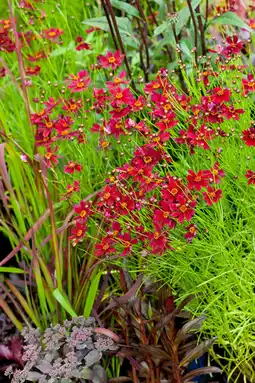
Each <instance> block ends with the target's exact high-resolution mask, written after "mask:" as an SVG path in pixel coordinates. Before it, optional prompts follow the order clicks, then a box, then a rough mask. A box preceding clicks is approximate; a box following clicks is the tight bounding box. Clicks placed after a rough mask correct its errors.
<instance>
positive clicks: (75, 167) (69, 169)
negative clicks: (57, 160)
mask: <svg viewBox="0 0 255 383" xmlns="http://www.w3.org/2000/svg"><path fill="white" fill-rule="evenodd" d="M81 170H82V166H81V165H80V164H77V162H73V161H69V162H68V164H67V165H65V167H64V173H68V174H73V173H74V172H75V171H76V172H81Z"/></svg>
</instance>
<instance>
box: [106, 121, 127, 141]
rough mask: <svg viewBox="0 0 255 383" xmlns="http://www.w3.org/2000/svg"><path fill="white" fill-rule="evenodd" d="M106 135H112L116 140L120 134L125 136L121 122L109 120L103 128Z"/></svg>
mask: <svg viewBox="0 0 255 383" xmlns="http://www.w3.org/2000/svg"><path fill="white" fill-rule="evenodd" d="M105 131H106V132H107V133H108V134H111V135H114V136H115V137H116V138H117V139H118V138H119V136H120V135H121V134H125V133H126V131H125V126H124V124H123V122H121V120H114V119H111V120H110V121H109V122H108V124H107V125H106V127H105Z"/></svg>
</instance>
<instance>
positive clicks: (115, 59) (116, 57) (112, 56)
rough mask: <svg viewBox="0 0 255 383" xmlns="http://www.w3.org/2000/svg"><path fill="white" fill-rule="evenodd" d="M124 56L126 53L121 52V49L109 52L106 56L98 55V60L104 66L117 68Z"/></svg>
mask: <svg viewBox="0 0 255 383" xmlns="http://www.w3.org/2000/svg"><path fill="white" fill-rule="evenodd" d="M124 57H125V55H123V54H121V52H120V51H116V52H114V53H112V52H107V53H106V55H105V56H103V55H101V56H98V62H99V64H100V65H101V67H102V68H110V69H112V70H115V69H117V68H118V67H119V66H121V64H122V61H123V60H124Z"/></svg>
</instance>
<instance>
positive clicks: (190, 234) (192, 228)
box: [184, 223, 197, 242]
mask: <svg viewBox="0 0 255 383" xmlns="http://www.w3.org/2000/svg"><path fill="white" fill-rule="evenodd" d="M185 229H186V230H187V233H185V234H184V238H186V239H187V241H188V242H192V240H193V238H194V237H195V236H196V235H197V226H196V225H194V223H191V224H190V225H189V226H186V227H185Z"/></svg>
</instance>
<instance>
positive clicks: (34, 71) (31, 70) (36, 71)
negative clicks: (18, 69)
mask: <svg viewBox="0 0 255 383" xmlns="http://www.w3.org/2000/svg"><path fill="white" fill-rule="evenodd" d="M40 70H41V67H39V65H36V66H35V67H34V68H32V67H30V66H28V67H26V74H27V75H28V76H37V75H38V74H39V72H40Z"/></svg>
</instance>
